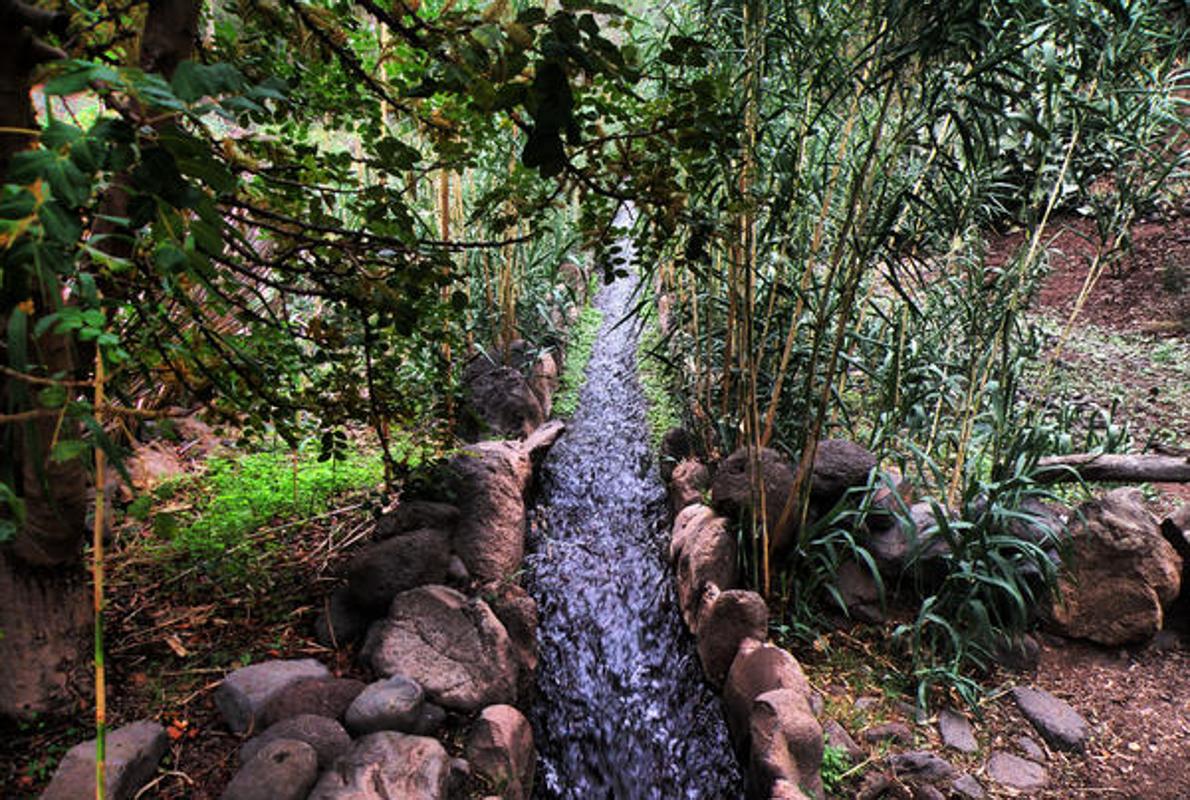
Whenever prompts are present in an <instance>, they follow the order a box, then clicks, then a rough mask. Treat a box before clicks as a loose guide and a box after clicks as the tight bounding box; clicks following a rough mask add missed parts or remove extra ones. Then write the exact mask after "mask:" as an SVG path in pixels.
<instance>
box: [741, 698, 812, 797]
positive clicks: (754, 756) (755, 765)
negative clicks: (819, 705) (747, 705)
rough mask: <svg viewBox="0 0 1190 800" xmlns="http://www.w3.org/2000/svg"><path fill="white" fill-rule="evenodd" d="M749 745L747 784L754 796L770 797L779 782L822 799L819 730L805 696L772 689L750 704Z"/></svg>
mask: <svg viewBox="0 0 1190 800" xmlns="http://www.w3.org/2000/svg"><path fill="white" fill-rule="evenodd" d="M749 741H750V750H749V753H750V755H749V759H748V782H749V784H750V785H751V787H752V789H753V791H754V792H755V793H756V795H757V796H759V797H767V796H770V795H771V794H772V787H773V784H774V783H777V782H779V781H788V782H789V783H791V784H793V785H794V786H799V787H801V788H802V789H803V790H805V791H806V792H808V793H810V794H811V795H813V796H815V797H820V796H821V795H822V776H821V774H820V772H821V769H822V748H823V740H822V728H821V727H820V726H819V725H818V720H816V719H814V714H813V713H812V712H811V711H810V705H809V703H807V702H806V695H805V694H803V693H802V692H800V691H798V690H796V689H776V690H773V691H769V692H765V693H764V694H761V695H759V696H758V697H757V698H756V699H755V700H754V701H753V703H752V709H751V715H750V724H749Z"/></svg>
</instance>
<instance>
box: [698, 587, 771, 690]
mask: <svg viewBox="0 0 1190 800" xmlns="http://www.w3.org/2000/svg"><path fill="white" fill-rule="evenodd" d="M707 596H708V597H709V598H710V600H709V602H704V609H703V611H702V614H701V615H700V617H699V622H698V657H699V659H700V660H701V661H702V669H703V672H704V673H705V674H706V676H707V679H708V680H709V681H711V683H713V684H715V685H716V686H719V685H721V684H722V683H723V681H724V679H725V678H726V677H727V671H728V670H729V669H731V662H732V661H734V660H735V655H736V653H737V652H738V651H739V649H740V643H741V642H743V641H744V640H745V639H755V640H762V639H764V637H765V635H766V634H767V633H768V624H769V609H768V606H767V605H766V604H765V602H764V599H763V598H762V597H761V596H760V595H758V594H757V593H756V592H749V591H745V590H742V589H730V590H728V591H726V592H721V591H719V589H718V587H715V588H714V590H713V591H709V592H708V593H707Z"/></svg>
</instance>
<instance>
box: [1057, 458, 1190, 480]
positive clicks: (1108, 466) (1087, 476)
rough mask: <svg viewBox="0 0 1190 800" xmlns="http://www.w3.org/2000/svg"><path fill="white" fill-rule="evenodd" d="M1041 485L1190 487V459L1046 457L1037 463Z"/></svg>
mask: <svg viewBox="0 0 1190 800" xmlns="http://www.w3.org/2000/svg"><path fill="white" fill-rule="evenodd" d="M1037 466H1038V471H1037V473H1036V474H1035V475H1034V479H1035V480H1036V481H1037V482H1038V483H1063V482H1066V481H1076V480H1079V479H1080V478H1081V479H1082V480H1084V481H1111V482H1113V483H1145V482H1150V481H1153V482H1157V483H1190V456H1171V455H1161V454H1158V453H1147V454H1144V455H1123V454H1119V453H1074V454H1072V455H1068V456H1046V457H1045V458H1042V459H1040V460H1039V461H1038V462H1037Z"/></svg>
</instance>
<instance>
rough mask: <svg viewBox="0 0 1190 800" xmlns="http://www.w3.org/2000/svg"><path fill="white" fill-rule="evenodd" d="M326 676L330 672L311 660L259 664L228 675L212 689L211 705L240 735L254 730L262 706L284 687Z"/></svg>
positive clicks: (229, 726)
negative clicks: (216, 708) (307, 679)
mask: <svg viewBox="0 0 1190 800" xmlns="http://www.w3.org/2000/svg"><path fill="white" fill-rule="evenodd" d="M329 677H331V673H330V670H328V669H327V668H326V667H324V666H323V665H322V664H320V663H318V662H317V661H315V660H314V659H312V658H304V659H300V660H291V661H285V660H280V659H277V660H273V661H262V662H260V663H259V664H252V665H251V666H247V667H243V668H241V669H237V670H236V671H235V672H233V673H231V674H230V675H228V676H227V677H226V678H225V679H224V680H223V683H221V684H219V688H218V689H216V690H215V705H216V706H217V707H218V708H219V711H220V713H222V714H223V719H224V721H225V722H226V723H227V727H228V728H230V729H231V730H232V732H233V733H244V732H246V731H249V730H252V729H253V728H255V727H257V716H258V715H259V714H260V712H261V711H262V710H263V709H264V707H265V704H267V703H268V701H269V700H271V699H272V698H273V696H274V695H276V694H277V693H278V692H280V691H281V690H282V689H284V688H285V687H286V686H289V685H290V684H293V683H297V682H298V681H300V680H302V679H305V678H329Z"/></svg>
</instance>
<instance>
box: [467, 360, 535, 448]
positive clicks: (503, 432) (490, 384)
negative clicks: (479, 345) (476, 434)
mask: <svg viewBox="0 0 1190 800" xmlns="http://www.w3.org/2000/svg"><path fill="white" fill-rule="evenodd" d="M463 380H464V383H465V384H466V387H467V404H468V406H469V407H470V409H471V411H472V412H473V413H474V415H475V416H476V418H477V419H478V421H479V423H480V433H481V434H484V435H492V434H495V435H496V436H504V437H512V438H523V437H525V436H528V435H529V434H530V433H532V432H533V431H534V430H535V429H536V428H537V427H538V426H539V425H541V423H542V422H544V421H545V413H544V411H543V409H542V407H541V401H540V400H538V399H537V396H536V395H535V394H534V392H533V389H532V387H530V385H529V382H528V381H527V380H525V376H524V375H522V374H521V373H520V371H519V370H516V369H513V368H512V367H501V366H496V365H495V364H492V363H491V362H490V361H488V359H487V358H486V357H485V356H480V357H478V358H476V359H475V360H474V361H472V362H471V364H469V365H468V366H467V369H466V372H465V375H464V378H463Z"/></svg>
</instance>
